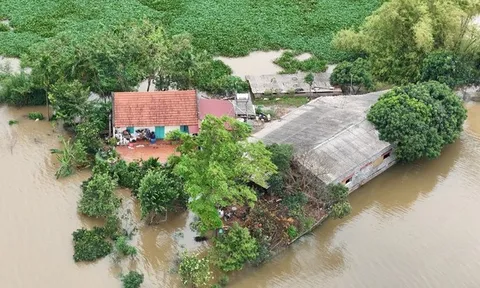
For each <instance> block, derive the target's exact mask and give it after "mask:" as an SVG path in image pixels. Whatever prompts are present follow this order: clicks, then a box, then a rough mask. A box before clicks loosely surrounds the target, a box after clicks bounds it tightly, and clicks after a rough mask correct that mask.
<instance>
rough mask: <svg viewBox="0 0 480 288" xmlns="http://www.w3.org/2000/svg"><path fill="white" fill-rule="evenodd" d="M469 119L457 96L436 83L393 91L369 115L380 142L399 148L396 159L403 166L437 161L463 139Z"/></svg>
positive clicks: (446, 87)
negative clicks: (432, 159)
mask: <svg viewBox="0 0 480 288" xmlns="http://www.w3.org/2000/svg"><path fill="white" fill-rule="evenodd" d="M466 118H467V114H466V110H465V108H464V107H463V103H462V101H461V100H460V99H459V98H458V97H457V95H455V92H453V91H452V90H451V89H450V88H449V87H448V86H447V85H445V84H441V83H438V82H435V81H431V82H427V83H419V84H410V85H407V86H404V87H397V88H394V89H393V90H391V91H389V92H387V93H385V94H383V95H382V96H381V97H380V98H379V99H378V102H377V103H375V105H373V106H372V108H371V109H370V111H369V112H368V115H367V119H368V120H369V121H370V122H372V123H373V124H374V125H375V127H376V128H377V130H378V131H379V133H380V136H379V137H380V139H381V140H384V141H388V142H390V143H392V144H395V145H396V148H395V154H396V157H397V159H398V160H399V161H403V162H410V161H414V160H416V159H418V158H421V157H428V158H430V159H431V158H436V157H438V156H439V155H440V152H441V151H442V148H443V147H444V146H445V145H448V144H451V143H453V142H454V141H455V140H456V139H457V138H458V137H459V136H460V132H461V131H462V129H463V122H464V121H465V119H466Z"/></svg>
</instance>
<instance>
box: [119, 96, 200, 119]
mask: <svg viewBox="0 0 480 288" xmlns="http://www.w3.org/2000/svg"><path fill="white" fill-rule="evenodd" d="M113 113H114V119H113V121H114V123H113V125H114V126H115V127H128V126H136V127H139V126H179V125H198V115H197V96H196V93H195V90H185V91H155V92H116V93H114V96H113Z"/></svg>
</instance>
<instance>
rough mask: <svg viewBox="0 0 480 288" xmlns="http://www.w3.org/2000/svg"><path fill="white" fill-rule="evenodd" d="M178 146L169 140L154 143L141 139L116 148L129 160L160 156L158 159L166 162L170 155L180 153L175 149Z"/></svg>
mask: <svg viewBox="0 0 480 288" xmlns="http://www.w3.org/2000/svg"><path fill="white" fill-rule="evenodd" d="M176 147H177V145H172V144H170V142H169V141H163V140H157V141H156V143H153V144H152V143H150V142H149V141H145V140H141V141H138V142H134V143H130V144H129V145H126V146H117V147H116V148H115V149H116V150H117V152H118V154H120V157H121V158H122V159H123V160H125V161H127V162H132V161H135V160H147V159H148V158H150V157H154V158H158V161H160V162H162V163H165V162H167V160H168V157H170V155H174V154H176V155H179V153H178V152H176V151H175V149H176Z"/></svg>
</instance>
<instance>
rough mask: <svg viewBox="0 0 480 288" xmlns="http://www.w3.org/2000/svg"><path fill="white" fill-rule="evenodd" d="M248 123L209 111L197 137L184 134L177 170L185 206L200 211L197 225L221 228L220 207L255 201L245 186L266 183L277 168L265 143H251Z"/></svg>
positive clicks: (254, 196)
mask: <svg viewBox="0 0 480 288" xmlns="http://www.w3.org/2000/svg"><path fill="white" fill-rule="evenodd" d="M250 133H251V129H250V127H249V126H248V125H247V124H245V123H243V122H239V121H237V120H235V119H233V118H229V117H221V118H216V117H214V116H211V115H207V117H206V118H205V120H203V122H202V127H201V130H200V133H199V135H198V136H196V137H193V136H191V135H183V136H182V140H183V143H182V145H181V146H179V147H178V150H179V152H181V156H179V158H174V159H173V160H174V161H175V162H177V163H178V164H176V166H175V169H174V171H175V173H176V174H177V175H179V176H180V177H182V179H184V180H185V191H186V193H187V194H188V195H189V196H190V200H189V203H188V207H189V208H190V210H191V211H192V212H194V213H195V214H197V215H198V217H199V218H200V221H201V225H200V230H201V231H207V230H211V229H217V228H221V227H222V220H221V218H220V216H219V213H218V209H219V208H221V207H226V206H230V205H235V204H238V205H245V204H248V205H253V203H255V201H256V200H257V197H256V195H255V192H254V191H253V190H252V189H251V188H249V186H248V185H247V184H248V183H249V182H250V181H254V182H256V183H258V184H260V185H265V184H266V180H267V179H268V178H269V176H270V175H271V174H273V173H275V171H276V169H275V165H274V164H272V161H271V159H270V152H269V151H268V150H267V149H266V148H265V146H264V145H263V143H261V142H257V143H249V142H248V141H247V137H248V136H250Z"/></svg>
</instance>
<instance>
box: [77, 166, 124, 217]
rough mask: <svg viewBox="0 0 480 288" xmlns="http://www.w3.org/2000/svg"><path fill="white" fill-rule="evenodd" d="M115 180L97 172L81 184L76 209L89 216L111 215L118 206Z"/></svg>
mask: <svg viewBox="0 0 480 288" xmlns="http://www.w3.org/2000/svg"><path fill="white" fill-rule="evenodd" d="M115 188H116V181H115V180H114V179H112V177H110V175H108V174H104V173H99V174H95V175H93V177H92V178H91V179H90V180H89V181H87V182H86V183H84V184H83V185H82V190H83V193H82V198H81V199H80V201H79V203H78V210H79V211H80V212H81V213H83V214H85V215H87V216H90V217H107V216H110V215H113V214H114V212H115V211H116V210H117V208H118V207H119V206H120V200H119V199H118V198H117V197H116V196H115V194H114V190H115Z"/></svg>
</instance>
